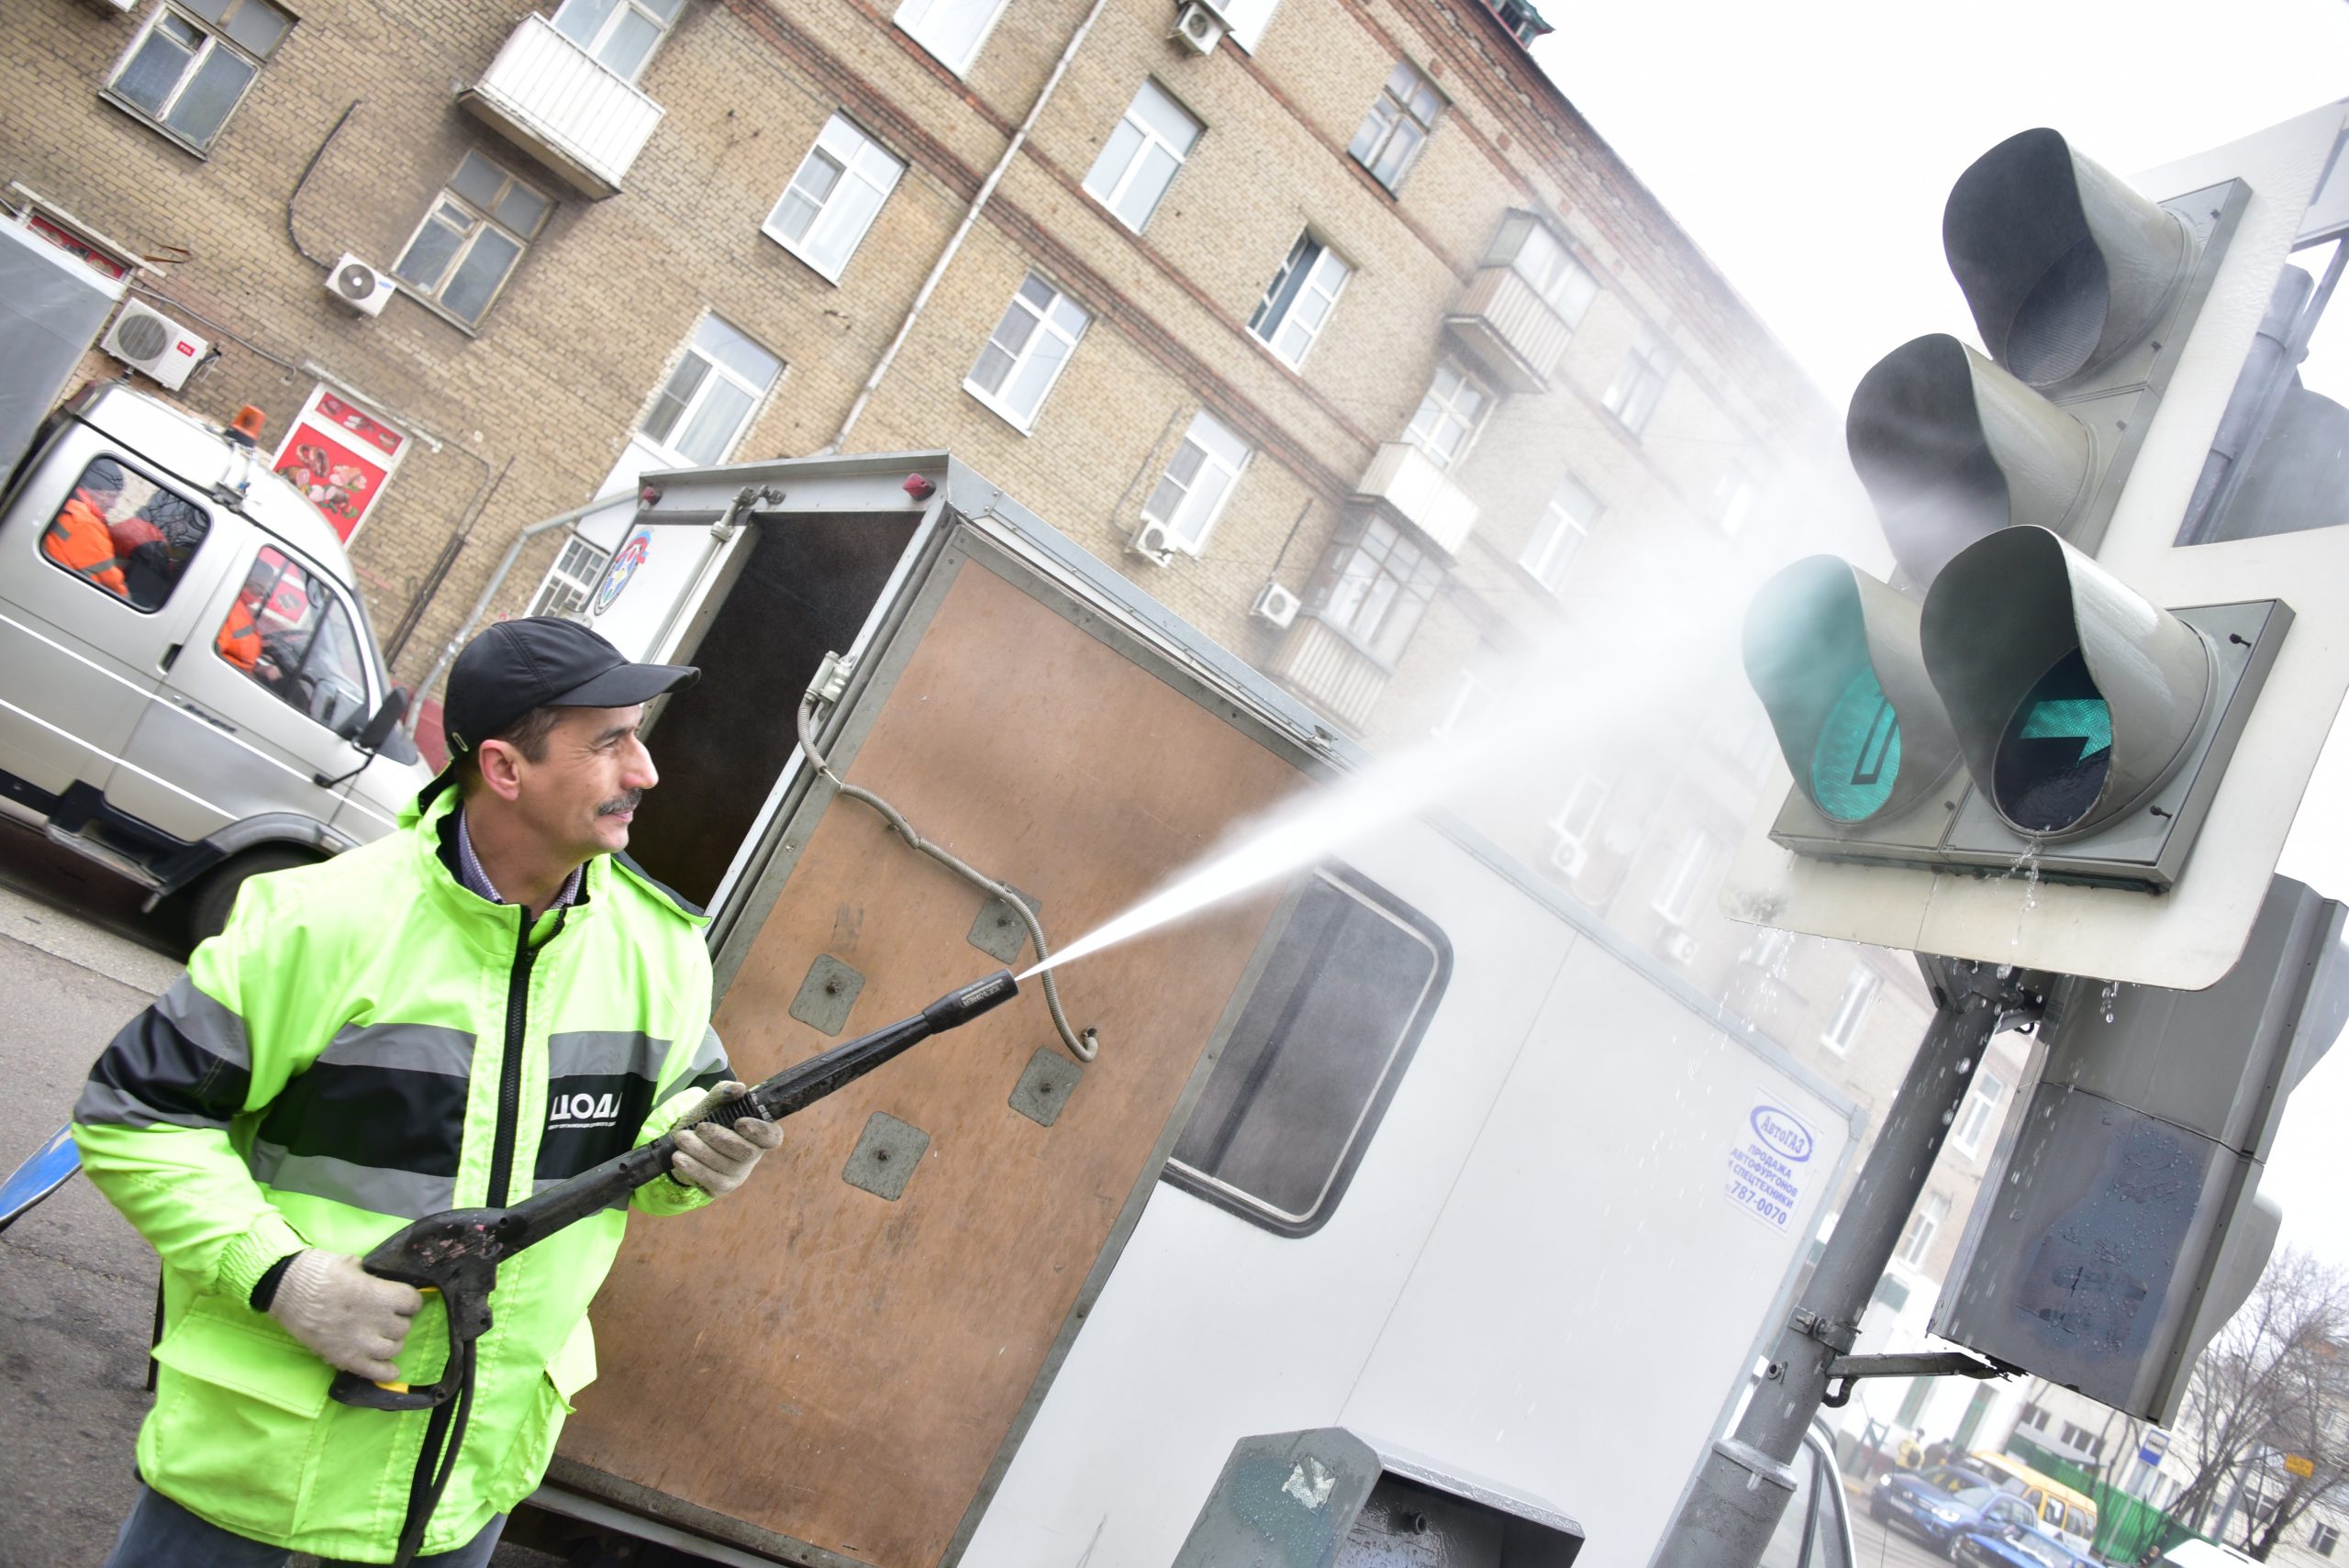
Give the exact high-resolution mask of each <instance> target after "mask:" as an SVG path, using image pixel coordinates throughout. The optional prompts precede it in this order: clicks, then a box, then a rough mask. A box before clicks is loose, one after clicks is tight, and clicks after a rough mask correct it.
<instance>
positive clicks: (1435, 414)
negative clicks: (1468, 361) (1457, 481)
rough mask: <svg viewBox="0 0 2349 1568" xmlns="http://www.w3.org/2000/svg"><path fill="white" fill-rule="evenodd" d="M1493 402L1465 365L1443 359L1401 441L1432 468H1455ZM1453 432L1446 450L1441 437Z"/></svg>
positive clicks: (1487, 391)
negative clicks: (1421, 455) (1425, 458)
mask: <svg viewBox="0 0 2349 1568" xmlns="http://www.w3.org/2000/svg"><path fill="white" fill-rule="evenodd" d="M1447 383H1449V384H1447ZM1497 401H1498V399H1497V398H1496V397H1495V396H1494V395H1493V391H1492V388H1490V387H1488V386H1486V384H1484V383H1483V382H1482V381H1479V380H1478V379H1477V378H1476V376H1475V374H1474V373H1472V372H1471V371H1470V370H1469V369H1468V367H1467V366H1465V365H1464V364H1462V363H1461V362H1460V361H1457V360H1452V359H1447V360H1444V361H1442V362H1441V363H1439V364H1438V365H1437V366H1436V367H1435V374H1434V375H1433V376H1432V377H1431V378H1430V380H1429V382H1428V390H1427V395H1425V396H1423V397H1421V398H1420V399H1419V412H1418V413H1416V414H1413V415H1412V416H1411V423H1410V426H1409V428H1407V429H1406V430H1404V432H1403V439H1404V440H1405V441H1406V442H1408V443H1409V444H1410V445H1412V446H1415V447H1417V448H1419V450H1420V451H1421V452H1422V453H1423V454H1425V456H1426V457H1427V460H1428V461H1429V462H1431V463H1433V464H1435V465H1436V467H1438V468H1441V469H1445V470H1451V469H1455V468H1458V467H1459V466H1460V465H1461V463H1463V462H1465V461H1467V457H1468V450H1469V449H1470V448H1471V447H1474V446H1475V444H1476V437H1477V436H1478V434H1479V433H1481V432H1482V431H1483V429H1484V428H1485V421H1486V419H1487V418H1488V417H1491V415H1492V412H1493V405H1494V404H1495V403H1496V402H1497ZM1455 429H1456V430H1457V431H1458V432H1459V434H1458V435H1457V436H1456V437H1453V439H1452V442H1451V450H1448V451H1447V450H1445V448H1444V439H1443V438H1444V436H1445V435H1446V433H1447V432H1449V431H1452V430H1455Z"/></svg>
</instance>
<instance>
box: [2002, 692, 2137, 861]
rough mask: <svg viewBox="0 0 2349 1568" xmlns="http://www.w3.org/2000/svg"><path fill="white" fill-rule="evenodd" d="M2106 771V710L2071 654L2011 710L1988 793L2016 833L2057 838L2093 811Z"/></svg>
mask: <svg viewBox="0 0 2349 1568" xmlns="http://www.w3.org/2000/svg"><path fill="white" fill-rule="evenodd" d="M2111 771H2112V708H2111V706H2110V705H2109V704H2108V703H2106V701H2105V700H2104V694H2103V693H2102V692H2100V691H2099V690H2098V689H2097V684H2096V682H2095V680H2094V679H2093V678H2092V677H2091V676H2090V675H2089V674H2088V666H2087V659H2085V658H2084V657H2082V655H2081V653H2080V651H2079V650H2078V649H2074V650H2073V651H2071V652H2069V653H2067V654H2065V656H2064V657H2063V658H2061V659H2059V660H2057V661H2056V662H2055V664H2054V668H2052V669H2050V670H2049V671H2048V672H2047V673H2045V674H2044V675H2042V676H2041V677H2040V678H2039V683H2038V684H2036V685H2034V686H2032V688H2031V691H2030V694H2029V695H2026V696H2025V697H2024V698H2023V699H2022V701H2021V703H2019V704H2018V705H2016V707H2015V711H2014V715H2013V717H2010V718H2009V719H2008V720H2007V728H2006V733H2004V734H2003V735H2001V736H1999V738H1998V754H1997V756H1996V757H1995V758H1994V759H1993V760H1992V764H1991V788H1992V790H1993V791H1994V792H1995V793H1996V795H1997V796H1998V810H1999V811H2000V812H2001V813H2002V814H2003V815H2004V816H2005V817H2006V818H2007V820H2008V821H2009V822H2011V823H2013V824H2014V825H2015V826H2016V827H2018V828H2024V829H2026V830H2028V831H2031V832H2035V833H2054V832H2060V831H2061V830H2063V829H2064V828H2069V827H2071V826H2073V825H2074V824H2075V823H2076V822H2078V821H2079V820H2080V819H2081V818H2082V817H2086V816H2087V814H2088V812H2089V810H2090V809H2091V808H2093V807H2094V806H2095V805H2096V803H2097V797H2098V796H2099V795H2102V794H2103V793H2104V781H2105V778H2106V776H2107V775H2108V774H2110V773H2111Z"/></svg>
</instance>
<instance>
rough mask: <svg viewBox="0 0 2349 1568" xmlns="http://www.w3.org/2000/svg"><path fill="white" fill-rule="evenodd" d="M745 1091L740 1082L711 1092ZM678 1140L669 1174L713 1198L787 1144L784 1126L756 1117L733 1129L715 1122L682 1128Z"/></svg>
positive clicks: (715, 1095) (725, 1096) (724, 1096)
mask: <svg viewBox="0 0 2349 1568" xmlns="http://www.w3.org/2000/svg"><path fill="white" fill-rule="evenodd" d="M742 1090H743V1085H742V1084H735V1083H725V1084H718V1087H716V1088H715V1089H712V1090H711V1091H710V1097H711V1098H712V1099H720V1100H730V1099H732V1098H733V1097H734V1096H735V1095H740V1093H742ZM676 1140H677V1152H676V1156H675V1158H674V1159H673V1160H671V1161H670V1162H669V1173H670V1174H671V1175H673V1176H674V1177H675V1178H676V1179H677V1180H679V1181H681V1182H683V1183H685V1184H686V1185H687V1186H695V1187H699V1188H700V1189H701V1190H702V1191H704V1192H706V1193H707V1194H708V1195H710V1196H712V1197H724V1196H725V1195H727V1194H728V1193H730V1192H732V1191H733V1190H734V1189H735V1188H736V1187H739V1186H740V1185H741V1184H742V1183H743V1181H744V1179H745V1178H747V1177H748V1176H749V1175H750V1173H751V1167H752V1166H754V1165H756V1164H757V1163H758V1162H759V1156H760V1155H762V1154H764V1153H766V1152H767V1151H770V1150H774V1149H780V1148H782V1147H783V1129H782V1128H780V1127H778V1126H776V1125H775V1124H774V1122H771V1121H761V1120H760V1119H759V1118H756V1117H744V1118H742V1119H741V1120H740V1121H738V1122H736V1123H735V1124H734V1130H733V1131H731V1132H729V1131H727V1130H726V1129H725V1128H723V1127H721V1126H719V1125H718V1123H717V1122H714V1121H706V1122H702V1123H701V1124H699V1125H698V1126H695V1127H687V1128H680V1129H678V1130H677V1133H676Z"/></svg>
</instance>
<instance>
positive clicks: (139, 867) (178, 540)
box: [0, 386, 429, 939]
mask: <svg viewBox="0 0 2349 1568" xmlns="http://www.w3.org/2000/svg"><path fill="white" fill-rule="evenodd" d="M406 705H407V694H406V692H404V691H401V690H398V689H396V688H395V687H394V686H393V685H392V684H391V680H390V677H389V676H388V674H387V673H385V668H384V656H383V654H382V652H381V651H379V649H378V648H377V646H376V641H375V635H374V632H373V628H372V627H371V626H370V625H369V623H368V619H367V612H366V606H365V605H364V603H363V601H362V599H361V597H360V595H359V592H358V590H357V588H356V587H355V586H354V584H353V579H352V573H351V562H350V560H349V558H348V557H347V556H346V555H345V554H344V552H343V549H342V543H341V540H340V539H338V538H337V537H336V535H335V533H334V530H333V529H332V528H329V527H328V524H327V521H326V519H325V518H324V517H321V516H320V515H319V514H318V512H317V510H316V509H315V508H314V507H312V506H310V504H309V503H308V501H306V499H305V498H304V497H303V496H302V495H300V494H299V493H298V492H296V491H295V489H294V488H293V487H292V486H290V485H288V484H286V483H285V482H284V480H282V479H279V478H278V477H277V476H276V475H274V474H273V473H270V472H269V470H268V465H267V463H266V462H265V461H264V460H263V459H262V455H261V454H260V453H259V452H258V451H257V450H254V449H253V447H252V444H251V442H250V439H248V438H244V437H242V436H241V435H240V434H239V432H235V431H228V430H222V429H219V428H216V427H214V426H211V425H208V424H206V423H205V422H204V421H202V420H200V419H197V418H195V417H191V416H189V415H187V414H184V413H183V412H181V411H179V410H177V409H175V408H173V407H171V406H168V405H166V404H163V403H161V402H159V401H157V400H156V399H154V398H151V397H148V396H145V395H141V394H139V393H137V392H135V391H132V390H130V389H129V388H128V387H124V386H106V387H102V388H93V389H92V390H90V391H88V392H86V393H84V394H83V395H80V396H79V397H76V398H75V399H73V400H72V402H70V403H69V404H67V405H66V406H64V407H62V408H61V409H60V410H58V412H57V413H56V415H55V416H53V417H51V419H50V421H49V423H48V424H47V425H46V426H45V427H44V428H42V431H41V433H40V435H39V438H38V439H36V440H35V441H34V442H33V444H32V446H31V448H30V450H29V451H28V454H27V456H26V458H25V460H24V462H22V463H21V464H20V465H19V466H18V467H17V472H16V473H15V474H14V475H13V476H12V478H11V480H10V482H9V484H8V486H7V488H6V491H5V493H0V811H6V812H7V813H8V814H9V815H12V816H15V817H20V818H23V819H26V820H28V821H31V822H34V823H36V824H39V825H40V826H42V827H43V828H46V830H47V832H48V834H49V836H50V838H51V839H52V840H56V841H57V842H59V843H61V844H65V845H67V846H69V847H71V848H72V849H74V850H76V851H80V852H81V853H83V854H84V855H86V856H88V857H89V858H91V859H92V860H95V861H97V862H101V863H103V864H105V865H106V866H108V867H110V868H112V869H113V870H115V871H116V872H117V873H121V874H122V875H125V876H128V877H129V878H131V879H133V880H134V881H137V882H139V883H140V884H143V885H145V886H146V887H147V888H148V889H149V891H150V904H151V902H152V901H153V900H155V899H160V898H161V897H163V896H165V895H170V894H174V893H178V892H181V891H183V890H185V891H187V892H189V894H190V911H189V912H190V919H191V924H192V925H193V927H194V929H195V935H196V936H197V937H198V938H199V939H200V938H202V937H204V936H207V935H209V934H211V933H212V932H213V931H215V930H217V929H219V926H220V925H221V923H222V922H223V921H225V920H226V918H227V917H228V907H229V905H230V904H231V903H232V902H233V900H234V898H235V894H236V889H237V887H238V885H239V884H241V883H242V882H243V880H244V879H245V878H246V877H247V876H250V875H253V874H255V873H259V872H262V871H269V870H273V869H277V868H279V867H283V866H286V865H292V864H298V863H301V862H305V861H312V860H320V859H324V858H325V857H327V856H328V855H332V854H336V853H339V852H340V851H343V850H346V849H349V848H351V847H352V846H354V845H357V844H361V843H364V842H366V841H367V840H371V839H374V838H378V837H380V836H382V835H383V834H384V833H386V832H389V831H390V830H391V829H392V828H393V826H394V824H395V818H396V817H397V815H398V812H399V809H400V806H401V805H402V804H403V803H404V802H405V801H406V800H407V799H408V798H410V797H412V796H413V795H415V794H416V792H417V789H418V788H419V787H420V786H421V785H422V784H423V783H424V782H425V780H426V779H427V778H428V777H429V769H427V768H426V767H425V766H424V764H423V763H422V762H420V761H419V760H418V759H417V753H416V750H415V748H414V747H413V745H411V744H410V743H409V742H408V741H407V740H406V738H405V737H404V736H402V735H401V734H400V733H399V731H398V728H397V726H398V721H399V719H400V717H401V716H402V714H403V713H404V712H405V710H406Z"/></svg>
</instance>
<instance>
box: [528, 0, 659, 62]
mask: <svg viewBox="0 0 2349 1568" xmlns="http://www.w3.org/2000/svg"><path fill="white" fill-rule="evenodd" d="M684 9H685V0H562V5H561V6H558V7H556V9H555V14H554V30H555V31H557V32H559V33H561V34H562V36H563V37H564V38H567V39H570V40H571V41H572V42H573V43H575V44H577V45H578V46H579V47H580V48H581V49H583V50H586V51H587V54H588V56H589V57H590V58H591V59H593V60H594V61H596V64H598V65H600V66H602V67H603V68H604V69H605V70H607V71H608V72H611V73H612V74H613V75H615V76H617V77H618V78H619V79H620V80H621V81H623V82H633V81H635V80H636V79H637V77H638V75H640V73H641V72H643V70H644V63H645V61H649V60H651V58H652V51H653V50H655V49H657V48H659V47H660V43H661V39H662V37H664V36H665V35H666V34H667V33H668V31H669V29H670V28H672V27H674V26H675V25H676V21H677V13H678V12H680V11H682V10H684Z"/></svg>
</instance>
